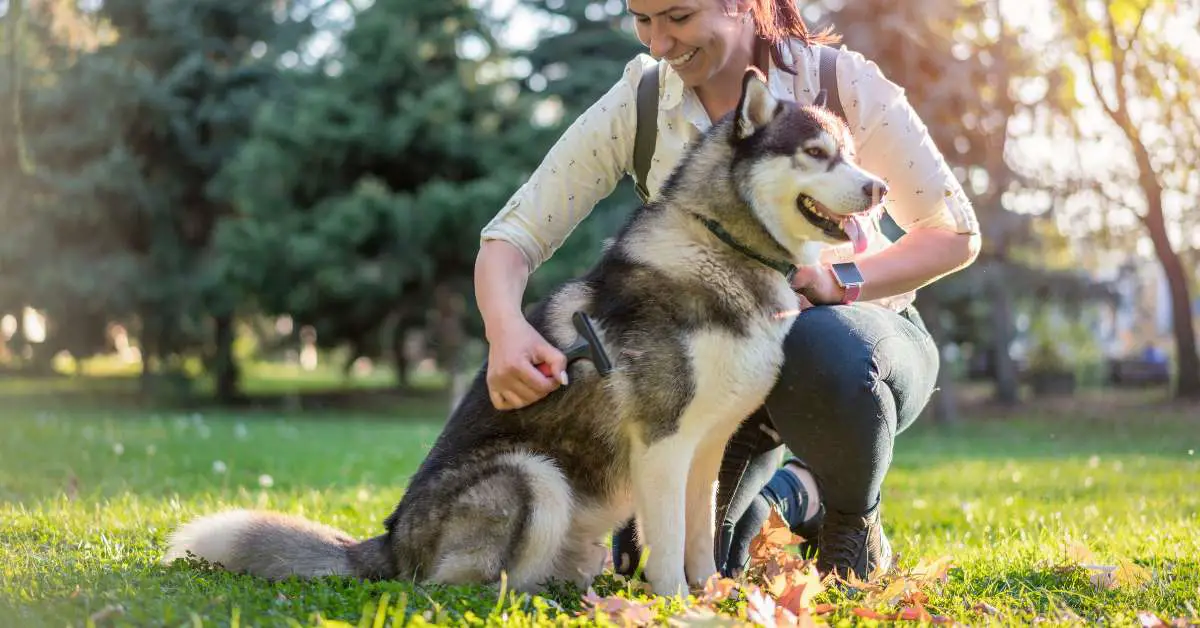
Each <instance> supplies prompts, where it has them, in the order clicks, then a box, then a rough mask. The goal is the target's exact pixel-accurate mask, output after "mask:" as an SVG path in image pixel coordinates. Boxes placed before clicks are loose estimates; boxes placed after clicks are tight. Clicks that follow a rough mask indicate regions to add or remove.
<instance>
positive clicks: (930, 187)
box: [475, 0, 979, 576]
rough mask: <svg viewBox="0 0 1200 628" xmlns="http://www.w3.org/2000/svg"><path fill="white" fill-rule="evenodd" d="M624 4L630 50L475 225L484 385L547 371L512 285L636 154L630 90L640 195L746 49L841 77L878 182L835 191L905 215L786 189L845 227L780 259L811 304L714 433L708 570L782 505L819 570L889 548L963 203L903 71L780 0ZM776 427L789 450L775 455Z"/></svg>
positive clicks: (718, 106) (512, 386)
mask: <svg viewBox="0 0 1200 628" xmlns="http://www.w3.org/2000/svg"><path fill="white" fill-rule="evenodd" d="M627 9H628V11H629V13H630V14H631V15H633V16H634V18H635V20H634V22H635V28H636V31H637V35H638V38H639V39H640V40H641V41H642V43H643V44H644V45H645V46H646V47H647V48H648V52H649V54H641V55H638V56H637V58H635V59H633V60H631V61H630V62H629V63H628V65H627V66H626V68H625V72H624V75H623V76H622V77H620V79H619V80H617V81H616V83H615V84H614V85H613V86H612V88H611V89H609V91H608V92H607V93H605V94H604V95H603V96H602V97H601V98H600V99H599V100H598V101H597V102H596V103H595V104H594V105H592V106H591V107H590V108H589V109H588V110H587V111H585V112H584V113H583V114H582V115H581V116H580V117H579V118H578V119H577V120H575V121H574V122H573V123H572V124H571V125H570V127H569V128H568V129H567V130H566V131H565V132H564V133H563V135H562V137H561V138H560V139H559V141H558V142H557V143H556V144H555V145H554V147H553V148H552V149H551V150H550V152H549V154H548V155H547V156H546V158H545V159H544V161H543V162H542V164H541V165H540V166H539V168H538V169H537V170H536V171H535V172H534V173H533V175H532V176H531V177H530V178H529V180H528V181H527V182H526V183H525V184H524V185H523V186H521V188H520V189H519V190H517V191H516V193H515V194H513V196H512V198H511V199H510V200H509V201H508V203H507V204H506V205H505V206H504V207H503V208H502V209H501V210H500V212H499V213H498V214H497V215H496V216H495V218H494V219H493V220H492V221H490V222H489V224H488V225H487V226H486V227H485V228H484V229H483V232H482V236H481V239H482V242H481V248H480V252H479V257H478V260H477V262H476V271H475V289H476V295H477V299H478V304H479V308H480V312H481V314H482V317H483V320H484V325H485V330H486V335H487V338H488V341H489V343H490V346H489V354H488V366H487V383H488V388H489V393H490V395H491V398H492V403H493V404H494V405H495V406H496V407H497V408H499V409H515V408H521V407H524V406H527V405H529V404H531V403H534V402H536V401H538V400H539V399H542V398H543V397H545V396H546V395H547V394H549V393H550V392H552V391H553V390H554V389H556V388H557V387H558V386H559V385H560V381H561V379H560V378H561V377H562V376H563V374H564V372H565V368H566V362H565V359H564V356H563V353H562V351H560V350H559V349H558V348H557V347H555V346H553V345H551V344H550V343H548V342H547V341H546V340H545V338H543V337H542V336H541V335H540V334H539V333H538V332H537V331H536V330H534V328H533V327H532V326H530V325H529V323H528V322H527V321H526V320H525V318H524V316H523V314H522V309H521V301H522V296H523V293H524V291H525V287H526V284H527V281H528V277H529V274H530V273H532V272H533V271H534V270H535V269H536V268H537V267H538V266H539V265H540V264H542V263H543V262H544V261H545V260H546V259H548V258H549V257H550V256H551V255H553V253H554V251H555V250H557V249H558V247H559V246H561V245H562V243H563V241H564V240H565V239H566V237H567V236H568V235H569V234H570V233H571V232H572V231H573V230H574V228H575V227H576V226H577V225H578V224H579V223H580V222H581V221H582V220H584V218H586V217H587V215H588V214H589V213H590V212H591V211H592V208H593V207H594V206H595V204H596V203H597V202H598V201H599V200H600V199H602V198H604V197H605V196H607V195H608V194H610V193H611V192H612V190H613V189H614V188H615V186H616V185H617V183H618V182H619V181H620V179H621V178H622V177H624V176H625V175H627V174H629V175H631V174H632V173H633V172H634V155H633V153H634V139H635V137H636V135H637V131H638V128H637V127H638V118H637V114H636V112H637V110H638V103H639V101H638V98H639V94H640V93H650V94H654V93H657V94H658V101H657V114H656V115H655V116H654V118H653V122H654V123H655V124H654V129H653V130H654V136H653V144H652V145H653V146H654V157H653V159H652V160H651V161H650V166H649V169H648V171H647V172H646V173H645V178H644V181H642V183H644V185H645V186H646V189H647V190H648V191H649V193H650V198H651V201H653V198H654V196H655V195H656V194H657V193H658V191H659V189H660V188H661V187H662V186H663V184H664V183H665V181H666V180H667V178H668V177H669V176H670V175H671V173H672V171H673V170H674V169H675V166H676V164H677V163H678V161H679V159H680V158H681V156H682V155H684V154H685V153H686V152H687V151H688V149H689V147H690V146H691V145H692V144H693V143H694V142H695V141H696V140H697V139H698V138H699V137H700V136H701V135H702V134H704V133H706V132H707V131H708V130H709V129H710V128H712V126H713V124H714V122H715V121H717V120H718V119H720V118H722V117H723V116H725V115H727V114H728V113H729V112H730V111H732V110H733V109H734V108H735V107H736V104H737V101H738V98H739V95H740V92H741V89H740V87H741V79H742V77H743V76H744V74H745V73H746V71H747V70H748V69H749V68H755V69H757V70H758V71H759V72H761V74H762V75H763V76H764V77H765V78H766V82H767V86H768V89H769V90H770V92H771V94H772V95H773V96H774V97H775V98H777V99H781V100H789V101H795V102H800V103H802V104H810V103H813V102H814V101H815V98H816V97H817V95H818V94H819V93H821V92H822V91H823V90H829V91H830V92H831V93H834V94H840V99H839V100H838V101H837V102H836V103H832V104H835V105H840V106H838V107H834V108H833V109H835V110H840V111H841V112H842V115H843V118H844V120H845V122H846V129H845V132H846V133H848V134H849V137H850V142H849V143H850V144H852V145H855V146H856V149H857V155H858V156H859V157H858V158H857V162H858V163H857V164H856V165H854V167H856V168H858V167H861V168H862V169H863V170H865V171H867V172H869V173H871V174H872V175H874V177H875V178H877V179H882V181H884V182H885V183H884V184H872V187H870V188H869V189H867V188H856V189H854V190H851V191H849V192H848V193H851V194H854V195H856V197H857V198H864V199H869V202H867V203H864V207H865V206H866V205H874V208H873V211H874V212H878V211H879V204H878V203H877V202H876V201H878V200H879V199H880V197H883V196H885V195H886V200H885V202H884V204H883V208H884V210H886V211H887V212H888V214H889V215H890V216H891V218H892V219H893V220H895V222H896V223H897V224H898V225H899V226H900V227H901V228H902V229H904V230H905V232H906V234H905V236H904V237H903V238H901V239H900V240H899V241H898V242H895V243H893V242H891V241H889V240H888V239H887V238H885V237H883V236H882V235H881V234H880V233H879V231H878V229H876V228H875V221H874V220H871V219H868V218H866V217H865V216H864V215H860V216H859V217H856V218H854V219H851V220H842V219H838V220H837V221H830V220H828V218H826V217H824V216H823V215H822V214H826V213H828V212H826V211H824V208H823V205H826V204H827V200H826V199H825V198H824V197H821V198H818V196H822V195H819V194H814V195H812V197H811V198H796V199H792V200H791V201H789V202H794V203H795V206H796V208H797V212H798V213H799V214H800V215H801V216H803V217H804V218H805V220H807V221H811V222H813V223H814V224H819V226H822V227H828V229H829V231H830V233H833V234H838V235H840V237H838V238H836V239H838V240H841V241H843V242H845V244H842V245H829V246H825V247H824V248H822V249H821V250H820V251H818V255H817V256H815V259H813V260H805V261H804V263H803V264H801V265H800V266H799V267H798V269H797V270H796V271H795V274H794V279H793V281H792V287H793V288H794V289H795V290H796V291H797V292H799V293H800V294H801V295H803V296H804V297H805V298H806V299H807V301H806V303H807V304H809V305H812V306H814V307H808V308H807V309H806V310H804V311H803V313H801V314H800V315H799V316H796V317H795V320H794V322H793V324H792V327H791V331H790V333H789V335H788V337H787V339H786V341H785V347H784V350H785V355H786V358H785V363H784V365H783V368H782V370H781V372H780V374H779V380H778V382H777V384H776V385H775V388H774V391H773V392H772V394H771V396H770V397H769V398H768V400H767V402H766V404H765V405H764V406H763V407H762V408H760V409H759V410H758V411H757V412H755V413H754V414H753V415H752V416H751V417H749V418H748V419H747V421H746V422H745V423H744V424H743V426H742V428H741V429H740V430H739V432H738V433H737V434H736V435H735V436H734V437H733V439H732V441H731V442H730V443H729V445H728V447H727V449H726V452H725V456H724V460H723V462H722V465H721V475H720V484H719V486H718V515H717V516H718V519H717V524H718V527H719V530H718V531H716V534H717V535H718V537H719V538H718V539H717V541H718V542H717V548H718V549H717V551H718V554H719V555H718V556H717V557H716V558H717V565H718V566H719V567H720V569H721V571H722V572H723V573H726V574H730V573H734V572H737V571H739V570H740V569H742V568H743V566H744V564H745V561H746V560H747V558H748V556H747V552H746V550H747V548H748V545H749V542H750V539H751V537H752V536H753V535H754V533H755V532H756V531H757V530H758V529H759V527H760V525H759V524H761V522H762V521H763V518H764V517H765V516H766V513H767V512H769V510H770V509H771V508H777V509H779V510H780V511H781V512H783V514H784V515H785V517H786V518H787V520H788V521H789V523H791V524H792V525H793V529H794V530H795V531H796V532H797V533H799V534H800V535H801V536H804V537H806V538H808V539H809V540H810V542H811V543H810V544H811V545H812V546H814V547H815V548H816V550H817V553H818V556H817V562H818V567H819V568H820V569H821V570H822V571H823V572H828V571H831V570H837V571H838V572H840V573H845V572H847V571H851V570H852V571H854V572H855V573H857V574H858V575H859V576H865V575H866V574H867V573H868V572H870V571H872V570H874V569H875V568H876V567H879V566H887V565H889V564H890V563H891V550H890V546H889V544H888V541H887V539H886V537H885V536H884V534H883V530H882V523H881V518H880V501H881V499H880V496H881V486H882V483H883V480H884V477H885V475H886V474H887V470H888V468H889V466H890V464H891V460H892V448H893V440H894V438H895V436H896V434H898V433H900V432H902V431H904V430H905V429H906V428H907V427H908V426H909V425H910V424H912V422H913V421H914V420H915V419H916V417H917V416H918V414H920V412H921V410H922V409H923V407H924V405H925V403H926V402H927V401H928V399H929V397H930V395H931V394H932V392H933V385H934V381H935V380H936V376H937V367H938V355H937V350H936V347H935V345H934V343H933V340H932V339H931V338H930V336H929V334H928V332H927V331H926V329H925V327H924V325H923V323H922V321H921V318H920V316H919V315H918V314H917V312H916V310H915V308H914V307H913V300H914V298H915V290H917V289H918V288H921V287H923V286H925V285H927V284H929V283H930V282H932V281H935V280H936V279H938V278H939V277H942V276H944V275H946V274H949V273H951V272H954V271H956V270H958V269H961V268H963V267H965V266H966V265H968V264H970V263H971V262H972V261H973V259H974V257H975V255H976V254H977V251H978V247H979V234H978V224H977V221H976V219H975V215H974V212H973V210H972V208H971V205H970V203H969V202H968V201H967V199H966V197H965V195H964V194H963V191H962V188H961V186H960V184H959V182H958V181H957V179H956V178H955V177H954V175H953V174H952V173H951V171H950V169H949V168H948V167H947V165H946V163H945V161H944V160H943V158H942V155H941V153H940V152H939V151H938V148H937V147H936V146H935V145H934V144H933V141H932V140H931V139H930V137H929V135H928V133H927V132H926V128H925V125H924V124H923V123H922V121H921V120H920V119H919V118H918V116H917V114H916V113H915V111H914V110H913V108H912V107H911V106H910V105H909V103H908V102H907V100H906V99H905V96H904V91H903V90H902V89H901V88H900V87H899V86H897V85H895V84H894V83H892V82H891V81H889V80H888V79H887V78H886V77H884V76H883V74H882V73H881V72H880V70H879V68H878V67H877V66H876V64H874V63H872V62H871V61H869V60H868V59H865V58H864V57H863V56H862V55H860V54H858V53H855V52H853V51H850V50H847V49H845V48H842V49H840V50H839V49H835V48H833V47H831V44H833V43H835V42H836V41H837V38H836V37H835V36H834V35H832V34H831V33H829V32H828V31H826V32H821V33H815V34H814V33H812V32H810V31H809V30H808V28H807V27H806V25H805V24H804V22H803V20H802V19H801V17H800V12H799V9H798V7H797V6H796V4H795V0H627ZM823 61H825V62H829V61H832V63H831V64H828V65H827V66H826V67H832V68H834V69H835V76H836V79H835V80H836V85H828V84H825V83H823V82H822V76H823V73H822V71H821V67H822V65H823ZM651 69H655V70H657V74H648V73H647V71H648V70H651ZM643 76H651V77H656V78H657V81H658V85H657V88H658V89H657V91H656V92H655V91H654V90H649V91H648V92H643V91H642V90H640V88H641V87H643V86H644V85H643ZM651 86H652V87H653V84H651ZM831 87H832V88H835V89H830V88H831ZM808 148H812V147H808ZM817 148H819V147H817ZM793 158H794V159H796V160H820V159H822V156H821V155H817V154H810V153H808V152H805V151H800V152H797V153H796V154H795V155H794V157H793ZM824 163H825V166H826V167H829V168H833V167H840V166H839V164H835V163H833V161H832V160H828V161H827V162H824ZM828 193H831V192H824V193H823V194H828ZM828 202H829V203H833V202H834V201H833V200H829V201H828ZM839 202H840V201H839ZM799 261H800V260H797V262H799ZM616 366H617V368H620V364H617V365H616ZM539 367H540V369H539ZM543 373H546V374H543ZM785 445H786V447H787V448H788V449H790V450H791V451H792V453H794V454H795V455H796V458H793V459H791V460H789V462H788V464H785V465H783V467H780V466H779V463H780V461H781V459H782V455H783V450H784V446H785ZM614 549H615V551H616V553H617V555H616V561H617V567H618V569H620V570H624V571H626V572H628V571H629V570H631V569H632V568H634V567H636V565H637V562H638V561H637V559H636V553H637V551H638V550H637V548H636V543H635V542H634V535H633V534H632V527H627V528H626V529H625V530H624V531H622V532H621V533H620V534H619V535H618V538H617V540H616V542H615V543H614Z"/></svg>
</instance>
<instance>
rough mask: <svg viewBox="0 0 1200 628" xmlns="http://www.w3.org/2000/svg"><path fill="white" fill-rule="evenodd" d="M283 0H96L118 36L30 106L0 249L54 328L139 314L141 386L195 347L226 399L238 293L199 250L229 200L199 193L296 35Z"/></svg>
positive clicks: (175, 367) (204, 249) (231, 384)
mask: <svg viewBox="0 0 1200 628" xmlns="http://www.w3.org/2000/svg"><path fill="white" fill-rule="evenodd" d="M291 8H293V7H292V6H291V5H289V4H280V3H278V2H269V1H267V0H173V1H171V2H158V3H145V2H140V1H137V0H106V1H105V2H104V3H103V4H102V5H101V8H100V9H99V12H98V13H97V18H98V19H103V20H105V21H106V22H107V23H108V24H109V25H110V26H111V27H112V28H113V29H114V30H115V31H116V33H117V34H118V36H117V38H116V39H115V40H114V41H111V42H109V43H107V44H105V45H102V46H100V47H98V48H97V49H96V50H95V51H94V52H91V53H90V54H87V55H84V56H81V57H79V58H78V59H76V60H74V61H73V62H71V63H70V64H68V65H67V66H66V67H64V68H62V69H61V71H60V72H58V74H57V80H56V81H55V82H54V84H53V85H51V86H50V87H49V88H47V89H44V90H41V91H40V92H39V93H38V98H37V100H36V101H35V103H36V106H34V107H31V108H30V114H29V120H28V127H29V129H28V133H27V137H28V138H29V141H30V153H31V155H32V161H33V163H34V170H33V173H32V174H31V176H30V178H31V179H32V182H31V184H30V186H29V187H28V188H27V196H28V197H29V198H31V199H32V200H31V201H30V202H27V203H24V204H23V206H22V208H20V212H21V213H20V215H19V216H15V217H14V218H13V223H14V224H17V225H19V227H20V229H19V230H14V232H13V233H12V234H11V237H10V238H9V239H8V240H7V241H6V243H5V246H4V249H5V250H6V252H9V253H12V254H14V255H15V259H20V260H22V263H23V264H25V265H27V266H28V267H29V272H30V274H31V277H29V278H28V279H30V295H29V298H30V299H31V300H32V302H33V303H34V304H35V305H37V306H38V307H41V308H44V309H46V310H47V311H48V312H49V314H50V316H51V317H52V318H55V319H57V320H58V321H59V323H60V324H62V325H69V324H70V323H68V322H67V319H68V318H69V317H71V316H73V315H75V314H77V313H86V314H87V315H88V316H91V317H95V316H103V317H105V318H107V319H108V320H120V319H126V320H128V321H129V322H131V323H134V322H136V323H137V325H136V327H138V328H139V329H138V336H139V339H140V341H141V349H142V356H143V374H144V376H145V377H144V378H143V382H144V383H146V384H150V383H152V381H153V380H152V378H151V377H150V376H151V374H152V373H153V372H154V371H155V370H158V371H163V370H169V371H174V372H179V371H181V370H182V360H183V358H184V357H185V355H186V354H187V353H189V352H195V351H199V352H201V354H202V355H203V357H204V358H205V361H206V364H207V366H208V368H209V370H210V372H213V373H214V374H215V375H216V379H217V390H218V395H219V396H220V397H221V398H222V399H229V398H231V397H232V396H233V395H234V394H235V393H236V382H237V373H236V369H235V367H234V363H233V360H232V355H231V345H232V337H233V334H232V316H233V313H234V307H235V305H236V303H235V301H234V300H233V299H232V298H231V294H230V292H229V291H227V290H226V289H225V288H226V287H225V286H224V285H223V284H222V283H221V282H220V281H219V277H218V276H217V275H216V274H215V273H214V272H213V271H214V265H213V263H212V256H211V253H210V247H209V240H210V237H211V234H212V231H213V227H214V225H215V223H216V221H217V220H218V219H219V217H220V216H221V215H222V214H223V213H224V212H225V211H226V204H225V203H224V201H223V200H222V199H220V198H218V197H214V196H212V195H210V194H209V191H208V187H209V183H210V180H211V179H212V178H213V176H214V175H215V174H216V172H217V171H218V170H219V168H220V167H221V165H222V164H223V163H224V162H225V161H226V160H227V159H228V158H229V157H230V156H231V155H232V154H233V153H234V151H235V150H236V148H237V146H238V145H239V144H240V143H241V141H242V138H243V136H244V135H245V132H246V129H247V128H248V123H249V121H250V120H251V118H252V116H253V115H254V113H255V112H256V110H257V107H258V104H259V102H261V101H262V99H263V98H264V97H265V95H266V94H269V93H270V91H271V90H272V88H273V85H274V83H275V76H276V70H275V65H274V63H275V60H276V59H277V58H278V55H279V54H280V53H281V52H282V51H285V50H287V49H288V48H289V47H294V45H295V42H296V41H298V39H299V37H300V36H301V34H302V33H303V31H304V24H303V23H296V22H293V21H291V20H286V19H285V20H282V21H279V20H277V19H276V18H277V15H276V13H275V11H276V10H277V9H278V10H280V11H282V12H283V13H282V15H284V16H286V15H287V14H288V13H287V11H288V10H289V9H291ZM34 111H36V115H35V114H34V113H32V112H34ZM210 323H211V324H210Z"/></svg>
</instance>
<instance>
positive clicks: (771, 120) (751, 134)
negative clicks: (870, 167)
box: [730, 70, 887, 255]
mask: <svg viewBox="0 0 1200 628" xmlns="http://www.w3.org/2000/svg"><path fill="white" fill-rule="evenodd" d="M732 116H733V120H732V128H731V129H730V141H731V142H732V144H733V169H734V179H735V180H736V181H738V182H739V183H738V186H739V188H740V189H739V193H740V195H741V196H742V198H744V199H745V200H746V202H747V203H748V204H749V205H750V207H751V208H752V210H753V211H754V213H755V215H756V218H757V219H758V220H759V221H760V222H761V223H762V224H763V226H764V227H765V228H766V229H767V231H768V232H770V234H771V236H772V237H773V238H774V239H775V240H776V241H777V242H779V243H780V244H781V245H782V246H783V247H784V248H786V249H787V250H789V251H791V252H793V253H795V254H797V255H798V254H799V251H800V250H801V249H802V247H803V246H804V244H805V243H806V242H811V241H814V240H815V241H824V242H832V243H839V242H850V241H853V242H854V243H855V247H856V248H861V247H862V246H864V245H865V237H866V235H867V229H868V228H869V222H868V220H867V219H866V214H867V213H868V212H870V211H871V210H873V209H875V208H876V207H877V206H878V205H879V203H880V202H881V201H882V200H883V196H884V195H885V194H887V185H886V184H885V183H884V182H883V181H882V180H880V179H879V178H878V177H876V176H874V175H872V174H871V173H869V172H867V171H865V170H863V169H862V168H860V167H859V166H858V165H857V164H856V163H855V160H854V146H853V143H852V138H851V135H850V130H849V129H848V128H847V127H846V125H845V123H843V122H842V120H841V119H840V118H838V117H837V116H835V115H833V114H832V113H830V112H828V111H826V110H825V109H823V108H821V107H815V106H801V105H798V104H796V103H793V102H789V101H783V100H779V99H776V98H775V97H774V96H772V95H771V92H770V91H769V90H768V89H767V85H766V83H764V82H763V80H762V78H761V77H760V75H759V74H758V73H757V72H755V71H753V70H751V71H748V72H747V73H746V75H745V77H744V78H743V80H742V96H741V100H740V102H739V103H738V107H737V109H736V110H735V111H734V112H733V114H732Z"/></svg>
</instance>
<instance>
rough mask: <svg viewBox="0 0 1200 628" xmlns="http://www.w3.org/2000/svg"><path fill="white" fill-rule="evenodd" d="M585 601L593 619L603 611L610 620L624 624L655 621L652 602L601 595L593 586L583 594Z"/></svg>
mask: <svg viewBox="0 0 1200 628" xmlns="http://www.w3.org/2000/svg"><path fill="white" fill-rule="evenodd" d="M583 602H584V603H585V604H587V605H588V607H589V608H590V611H589V613H588V616H589V617H590V618H591V619H596V616H597V615H598V614H600V613H603V614H604V615H605V616H606V617H607V618H608V619H609V620H610V621H613V622H615V623H618V624H621V625H623V626H644V625H646V624H649V623H651V622H652V621H654V610H653V609H652V608H650V606H651V603H650V602H635V601H633V600H629V599H626V598H623V597H620V596H616V595H610V596H608V597H600V596H599V595H597V594H596V591H595V590H593V589H592V588H591V587H589V588H588V592H587V595H585V596H583Z"/></svg>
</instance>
